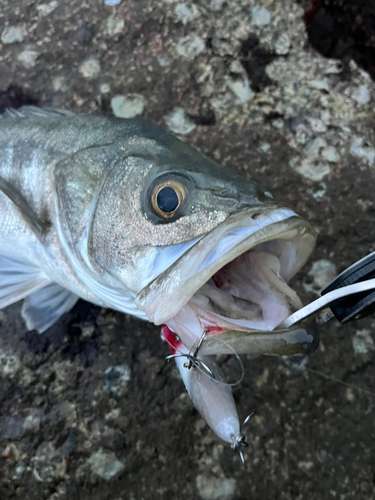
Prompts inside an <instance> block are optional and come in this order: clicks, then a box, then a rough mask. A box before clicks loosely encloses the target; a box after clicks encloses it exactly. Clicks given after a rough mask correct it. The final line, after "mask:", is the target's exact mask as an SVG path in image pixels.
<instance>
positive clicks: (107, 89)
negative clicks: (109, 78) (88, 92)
mask: <svg viewBox="0 0 375 500" xmlns="http://www.w3.org/2000/svg"><path fill="white" fill-rule="evenodd" d="M110 92H111V87H110V85H109V83H102V84H101V85H100V86H99V93H100V94H109V93H110Z"/></svg>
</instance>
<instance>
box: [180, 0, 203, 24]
mask: <svg viewBox="0 0 375 500" xmlns="http://www.w3.org/2000/svg"><path fill="white" fill-rule="evenodd" d="M174 14H175V18H176V20H177V21H180V22H181V23H182V24H187V23H188V22H189V21H192V20H193V19H194V18H195V17H197V15H198V9H197V7H196V6H195V5H194V4H193V3H191V4H189V3H179V4H177V5H176V7H175V9H174Z"/></svg>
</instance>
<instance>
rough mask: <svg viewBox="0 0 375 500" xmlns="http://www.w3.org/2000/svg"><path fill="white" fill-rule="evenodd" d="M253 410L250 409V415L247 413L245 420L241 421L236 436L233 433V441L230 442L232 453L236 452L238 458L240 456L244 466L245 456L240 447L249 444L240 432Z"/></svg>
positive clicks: (245, 446)
mask: <svg viewBox="0 0 375 500" xmlns="http://www.w3.org/2000/svg"><path fill="white" fill-rule="evenodd" d="M254 413H255V411H252V412H251V413H250V415H248V416H247V417H246V418H245V420H244V421H243V424H242V425H241V426H240V432H239V433H238V434H237V436H234V435H233V443H232V446H231V448H232V450H233V453H238V454H239V456H240V458H241V462H242V464H243V465H244V466H245V467H246V464H245V457H244V454H243V451H242V448H247V447H248V446H249V444H248V443H247V442H246V441H245V439H246V436H245V434H243V433H242V428H243V426H244V425H246V424H247V422H248V421H249V420H250V419H251V417H252V416H253V415H254Z"/></svg>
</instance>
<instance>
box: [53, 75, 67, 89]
mask: <svg viewBox="0 0 375 500" xmlns="http://www.w3.org/2000/svg"><path fill="white" fill-rule="evenodd" d="M52 88H53V90H54V91H55V92H64V91H65V90H68V84H67V81H66V79H65V78H64V77H63V76H56V78H53V80H52Z"/></svg>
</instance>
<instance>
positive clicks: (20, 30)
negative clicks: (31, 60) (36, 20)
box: [1, 26, 27, 45]
mask: <svg viewBox="0 0 375 500" xmlns="http://www.w3.org/2000/svg"><path fill="white" fill-rule="evenodd" d="M26 35H27V31H26V28H25V26H8V27H7V28H5V30H4V31H3V32H2V34H1V42H2V43H3V44H4V45H6V44H9V43H15V42H22V40H23V39H24V38H25V36H26Z"/></svg>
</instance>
